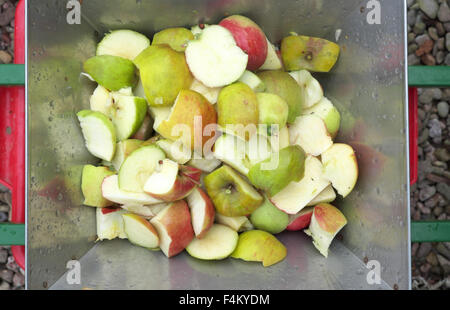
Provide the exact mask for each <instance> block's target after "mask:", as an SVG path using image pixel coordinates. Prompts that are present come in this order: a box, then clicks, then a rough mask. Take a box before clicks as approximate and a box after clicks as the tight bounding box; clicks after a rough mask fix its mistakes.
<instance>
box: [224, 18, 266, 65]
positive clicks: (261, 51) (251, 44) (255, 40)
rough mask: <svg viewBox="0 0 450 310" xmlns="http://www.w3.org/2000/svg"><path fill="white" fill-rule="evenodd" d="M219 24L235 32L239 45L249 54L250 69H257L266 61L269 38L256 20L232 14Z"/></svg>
mask: <svg viewBox="0 0 450 310" xmlns="http://www.w3.org/2000/svg"><path fill="white" fill-rule="evenodd" d="M219 25H220V26H222V27H225V28H227V29H228V30H229V31H230V32H231V33H232V34H233V37H234V39H235V40H236V43H237V45H238V46H239V47H240V48H241V49H242V50H243V51H244V52H245V53H246V54H247V55H248V63H247V69H248V70H250V71H256V70H258V69H259V68H260V67H261V66H262V65H263V64H264V63H265V61H266V58H267V52H268V45H267V39H266V35H265V34H264V32H263V31H262V30H261V28H260V27H259V26H258V25H257V24H256V23H255V22H253V21H252V20H251V19H249V18H247V17H245V16H241V15H232V16H229V17H227V18H225V19H223V20H222V21H221V22H220V23H219Z"/></svg>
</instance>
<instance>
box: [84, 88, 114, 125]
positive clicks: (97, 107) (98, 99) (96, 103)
mask: <svg viewBox="0 0 450 310" xmlns="http://www.w3.org/2000/svg"><path fill="white" fill-rule="evenodd" d="M89 103H90V106H91V110H92V111H97V112H101V113H103V114H105V115H106V116H108V117H109V116H110V115H111V112H112V109H113V99H112V96H111V93H110V92H109V91H108V90H107V89H106V88H104V87H103V86H101V85H98V86H97V88H96V89H95V90H94V92H93V93H92V96H91V98H90V100H89Z"/></svg>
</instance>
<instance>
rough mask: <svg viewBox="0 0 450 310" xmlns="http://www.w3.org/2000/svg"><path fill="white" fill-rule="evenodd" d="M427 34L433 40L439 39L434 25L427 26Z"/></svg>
mask: <svg viewBox="0 0 450 310" xmlns="http://www.w3.org/2000/svg"><path fill="white" fill-rule="evenodd" d="M428 34H429V36H430V38H432V39H433V40H434V41H437V40H438V39H439V35H438V33H437V29H436V28H435V27H430V28H428Z"/></svg>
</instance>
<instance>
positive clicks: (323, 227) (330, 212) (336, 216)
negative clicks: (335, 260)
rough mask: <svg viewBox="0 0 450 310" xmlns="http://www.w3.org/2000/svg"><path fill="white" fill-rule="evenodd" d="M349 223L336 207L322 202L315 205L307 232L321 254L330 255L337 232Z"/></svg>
mask: <svg viewBox="0 0 450 310" xmlns="http://www.w3.org/2000/svg"><path fill="white" fill-rule="evenodd" d="M346 224H347V219H346V218H345V216H344V215H343V214H342V212H341V211H339V210H338V209H337V208H336V207H334V206H332V205H330V204H326V203H325V204H320V205H318V206H315V207H314V212H313V215H312V218H311V224H310V225H309V229H307V230H305V233H306V234H307V235H309V236H311V237H312V238H313V244H314V246H315V247H316V248H317V249H318V250H319V252H320V254H322V255H323V256H325V257H328V248H329V247H330V245H331V242H332V241H333V239H334V237H335V236H336V235H337V233H338V232H339V231H340V230H341V229H342V228H343V227H344V226H345V225H346Z"/></svg>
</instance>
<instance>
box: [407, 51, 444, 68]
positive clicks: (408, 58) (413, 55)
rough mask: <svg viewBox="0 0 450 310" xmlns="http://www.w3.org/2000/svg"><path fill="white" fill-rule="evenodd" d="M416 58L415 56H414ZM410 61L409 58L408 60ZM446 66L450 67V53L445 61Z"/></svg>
mask: <svg viewBox="0 0 450 310" xmlns="http://www.w3.org/2000/svg"><path fill="white" fill-rule="evenodd" d="M413 56H414V55H413ZM408 59H409V58H408ZM444 63H445V65H446V66H450V53H448V54H447V56H445V61H444Z"/></svg>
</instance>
